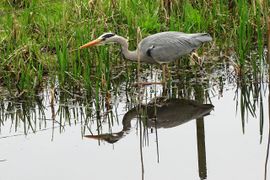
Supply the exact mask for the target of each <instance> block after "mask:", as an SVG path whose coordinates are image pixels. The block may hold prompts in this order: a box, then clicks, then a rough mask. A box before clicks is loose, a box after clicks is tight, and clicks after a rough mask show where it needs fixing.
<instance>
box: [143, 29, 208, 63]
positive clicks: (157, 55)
mask: <svg viewBox="0 0 270 180" xmlns="http://www.w3.org/2000/svg"><path fill="white" fill-rule="evenodd" d="M157 35H158V34H157ZM204 35H207V34H205V33H197V34H184V33H167V34H160V35H159V36H151V37H149V38H146V39H145V42H143V43H142V45H141V49H142V51H143V52H144V53H145V55H147V56H150V57H151V58H152V59H154V60H155V61H157V62H158V63H169V62H171V61H174V60H176V59H178V58H179V57H180V56H183V55H186V54H189V53H190V52H192V51H193V50H195V49H197V48H198V47H199V46H200V45H201V43H202V42H205V37H204Z"/></svg>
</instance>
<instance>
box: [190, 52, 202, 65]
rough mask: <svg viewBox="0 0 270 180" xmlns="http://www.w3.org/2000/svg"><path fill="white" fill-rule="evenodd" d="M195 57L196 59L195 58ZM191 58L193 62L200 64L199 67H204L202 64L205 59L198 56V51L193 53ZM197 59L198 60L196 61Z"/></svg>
mask: <svg viewBox="0 0 270 180" xmlns="http://www.w3.org/2000/svg"><path fill="white" fill-rule="evenodd" d="M194 57H195V58H194ZM191 58H192V59H193V61H194V62H195V63H196V62H197V63H198V64H199V66H202V63H203V59H202V58H201V57H200V56H199V55H198V54H197V52H196V51H193V52H192V53H191ZM195 59H196V60H195Z"/></svg>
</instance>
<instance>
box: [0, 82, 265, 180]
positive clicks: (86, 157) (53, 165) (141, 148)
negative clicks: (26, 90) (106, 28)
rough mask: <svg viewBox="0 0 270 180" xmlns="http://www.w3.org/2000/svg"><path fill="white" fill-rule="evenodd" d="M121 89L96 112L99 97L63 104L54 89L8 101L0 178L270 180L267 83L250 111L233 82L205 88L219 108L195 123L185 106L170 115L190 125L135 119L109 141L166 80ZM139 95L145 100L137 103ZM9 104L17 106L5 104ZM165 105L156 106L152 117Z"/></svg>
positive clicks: (4, 107)
mask: <svg viewBox="0 0 270 180" xmlns="http://www.w3.org/2000/svg"><path fill="white" fill-rule="evenodd" d="M154 79H155V78H154ZM148 80H149V79H148ZM124 87H125V86H124V85H122V86H120V88H119V89H120V90H119V92H117V93H112V97H111V99H110V101H111V105H110V107H109V108H108V107H107V106H106V103H103V104H102V103H101V102H100V103H101V104H102V105H101V106H100V107H101V110H100V111H98V112H99V113H97V111H96V110H97V109H98V108H97V106H95V104H96V103H95V102H94V101H93V102H92V101H89V102H88V105H87V104H85V103H80V102H78V101H76V99H69V100H68V101H66V103H64V104H63V103H62V102H61V101H60V100H59V97H58V96H56V98H55V99H54V100H53V101H51V100H52V99H51V94H50V93H49V92H50V91H49V90H44V93H42V98H40V99H42V101H41V103H37V102H29V101H21V100H20V101H12V100H4V101H3V103H2V106H1V108H2V111H1V122H2V123H1V135H0V146H1V151H0V169H1V173H0V179H1V180H2V179H3V180H17V179H25V180H26V179H27V180H32V179H33V180H34V179H89V178H91V179H98V180H103V179H146V180H150V179H209V180H211V179H221V180H222V179H224V180H225V179H226V180H228V179H245V180H255V179H256V180H258V179H262V180H263V179H269V175H268V177H266V171H265V169H269V166H268V167H267V165H268V164H269V163H270V162H269V160H267V159H266V156H267V153H269V152H268V151H269V149H268V150H267V144H268V143H269V142H268V141H269V140H268V139H269V126H270V125H269V110H268V109H269V107H268V104H269V102H268V101H269V99H268V88H267V85H266V84H262V85H261V88H260V89H259V91H260V93H259V95H261V97H262V98H261V102H262V104H261V105H260V103H254V104H255V106H256V107H255V108H254V111H251V112H252V113H250V109H249V108H248V107H249V106H245V105H246V104H248V103H246V104H245V103H243V104H241V101H242V100H243V97H244V96H241V94H242V95H243V94H244V93H243V91H244V90H243V88H239V87H238V86H237V85H236V84H235V83H231V84H226V85H225V86H224V87H222V91H223V92H221V91H220V89H219V88H217V87H216V86H213V87H212V88H210V89H207V90H204V91H207V92H208V93H207V94H208V95H207V97H208V98H206V99H207V101H206V100H204V102H207V103H210V100H211V103H212V105H213V106H214V110H210V114H209V115H206V116H204V117H202V113H198V114H201V115H198V116H193V117H194V118H197V120H190V119H189V118H190V117H191V116H192V115H194V114H195V112H194V111H193V112H192V113H188V112H187V111H189V110H188V108H187V109H184V111H183V112H180V113H178V112H177V113H178V114H177V113H176V112H175V111H177V110H174V111H173V112H170V113H176V116H177V117H179V119H181V118H183V117H184V116H185V118H186V119H185V118H183V119H184V120H183V121H187V122H183V123H182V122H181V123H182V124H181V123H179V124H178V125H173V127H170V128H162V127H159V126H158V124H156V126H152V127H150V125H148V126H147V127H146V126H144V125H145V122H144V123H142V122H143V120H142V121H137V120H136V119H138V118H136V117H137V116H134V117H133V119H135V120H133V121H131V127H130V128H127V129H126V130H125V131H123V133H122V134H121V133H120V135H119V134H113V135H114V138H115V136H117V135H118V136H119V137H117V140H116V142H115V141H113V142H110V143H108V142H107V141H104V140H102V138H103V139H104V137H106V138H107V137H108V136H109V137H111V136H110V135H111V133H112V132H113V133H116V132H121V130H123V129H124V128H123V126H122V119H125V117H126V116H125V115H126V114H127V112H128V111H129V112H130V110H131V109H132V107H136V105H138V102H141V103H142V104H143V105H145V104H149V103H150V101H153V99H154V97H160V96H161V95H162V93H163V94H164V92H163V89H162V86H161V85H156V86H155V85H152V86H147V88H145V89H142V90H141V91H140V92H141V94H142V95H141V96H138V92H137V91H136V90H134V92H131V93H130V94H128V95H127V93H126V92H125V91H124ZM172 89H173V88H172ZM241 89H242V91H241ZM255 89H256V88H255ZM176 91H178V93H172V92H173V90H171V91H169V92H171V93H169V95H168V94H167V96H166V97H167V98H168V99H170V98H177V99H182V97H180V95H179V94H181V93H179V92H180V90H179V89H177V90H176ZM115 94H117V95H115ZM175 94H178V95H175ZM191 94H193V95H191V97H193V98H191V99H197V100H198V101H202V100H203V99H205V98H203V97H201V96H196V95H194V94H196V92H192V93H191ZM203 96H204V97H205V94H204V93H203ZM138 97H140V99H141V100H140V101H138V100H137V101H136V100H135V101H134V100H133V99H136V98H137V99H138ZM254 99H256V98H254ZM254 99H251V101H252V102H253V100H254ZM162 102H163V103H165V104H166V102H167V100H166V99H165V100H163V101H162ZM245 102H246V101H245ZM258 102H260V101H258ZM12 103H13V105H14V103H15V104H16V106H15V108H14V106H12V107H13V108H8V107H9V105H10V104H12ZM29 104H30V105H29ZM38 104H39V105H38ZM154 104H155V103H154ZM254 104H253V105H254ZM143 105H142V106H143ZM168 106H169V105H168ZM106 107H107V108H106ZM147 107H148V106H147ZM162 107H163V105H162V104H158V105H157V106H155V108H156V114H155V115H157V114H158V113H160V112H162V111H161V110H160V111H159V110H157V109H158V108H162ZM181 107H183V105H181ZM135 109H136V108H135ZM148 109H150V108H148ZM169 109H171V108H169ZM179 109H181V108H179ZM164 111H166V112H168V111H167V110H164ZM179 111H180V110H179ZM243 111H244V112H243ZM148 112H150V111H148ZM242 112H243V114H244V115H243V116H241V113H242ZM260 112H261V113H260ZM262 112H263V114H264V116H263V118H261V119H260V114H262ZM160 114H161V113H160ZM206 114H207V113H206ZM255 115H256V116H255ZM166 116H167V115H166ZM168 116H169V115H168ZM159 117H160V115H159V116H157V119H156V121H155V122H158V118H159ZM148 118H149V117H148ZM22 119H23V120H24V121H22ZM139 119H140V118H139ZM142 119H143V118H142ZM176 119H177V118H176ZM262 119H263V120H262ZM129 122H130V121H129ZM85 135H88V136H92V135H94V136H92V138H87V137H84V136H85ZM102 135H105V136H102ZM93 137H95V138H96V139H94V138H93ZM266 162H268V164H266Z"/></svg>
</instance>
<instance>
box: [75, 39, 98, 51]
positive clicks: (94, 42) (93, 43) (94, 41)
mask: <svg viewBox="0 0 270 180" xmlns="http://www.w3.org/2000/svg"><path fill="white" fill-rule="evenodd" d="M101 41H102V40H101V39H96V40H93V41H90V42H89V43H86V44H84V45H82V46H81V47H80V49H83V48H87V47H91V46H95V45H97V44H99V43H100V42H101Z"/></svg>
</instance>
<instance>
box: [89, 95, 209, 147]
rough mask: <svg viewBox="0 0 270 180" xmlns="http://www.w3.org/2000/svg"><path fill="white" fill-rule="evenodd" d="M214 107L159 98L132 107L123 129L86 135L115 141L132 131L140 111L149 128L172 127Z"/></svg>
mask: <svg viewBox="0 0 270 180" xmlns="http://www.w3.org/2000/svg"><path fill="white" fill-rule="evenodd" d="M213 109H214V106H213V105H212V104H201V103H199V102H197V101H194V100H186V99H164V98H157V99H156V100H155V102H154V101H152V102H150V103H149V104H146V105H141V107H140V109H139V108H138V107H134V108H132V109H130V110H129V111H128V112H127V113H126V114H125V115H124V117H123V120H122V125H123V128H122V130H121V131H119V132H116V133H106V134H99V135H85V137H87V138H91V139H97V140H104V141H106V142H108V143H115V142H117V141H118V140H120V139H121V138H123V137H125V135H127V134H128V133H129V132H130V130H131V121H132V120H134V119H138V115H139V113H138V112H141V114H142V115H144V116H145V119H144V121H143V123H144V125H145V126H146V127H148V128H172V127H176V126H179V125H181V124H184V123H186V122H188V121H190V120H192V119H198V118H200V117H203V116H206V115H208V114H209V113H210V112H211V111H212V110H213Z"/></svg>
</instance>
